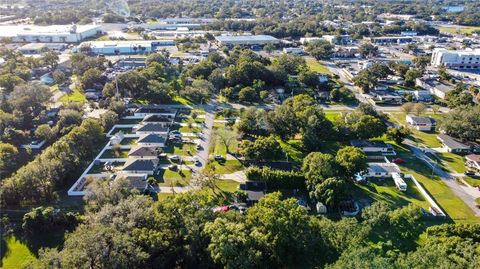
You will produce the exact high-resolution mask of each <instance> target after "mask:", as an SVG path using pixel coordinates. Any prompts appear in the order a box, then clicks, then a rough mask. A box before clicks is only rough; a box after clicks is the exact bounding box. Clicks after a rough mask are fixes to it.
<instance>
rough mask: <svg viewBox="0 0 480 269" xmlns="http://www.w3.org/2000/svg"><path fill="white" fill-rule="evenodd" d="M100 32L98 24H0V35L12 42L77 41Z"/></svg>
mask: <svg viewBox="0 0 480 269" xmlns="http://www.w3.org/2000/svg"><path fill="white" fill-rule="evenodd" d="M101 32H102V29H101V27H100V26H99V25H94V24H89V25H49V26H38V25H0V37H4V38H10V39H11V40H12V41H13V42H26V43H32V42H40V43H77V42H81V41H82V40H84V39H86V38H89V37H94V36H96V35H98V34H100V33H101Z"/></svg>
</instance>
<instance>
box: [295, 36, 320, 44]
mask: <svg viewBox="0 0 480 269" xmlns="http://www.w3.org/2000/svg"><path fill="white" fill-rule="evenodd" d="M317 40H323V38H321V37H317V36H313V37H302V38H300V43H301V44H302V45H306V44H308V43H310V42H312V41H317Z"/></svg>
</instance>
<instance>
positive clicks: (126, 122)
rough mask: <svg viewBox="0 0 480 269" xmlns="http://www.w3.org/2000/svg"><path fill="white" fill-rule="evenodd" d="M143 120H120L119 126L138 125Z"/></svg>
mask: <svg viewBox="0 0 480 269" xmlns="http://www.w3.org/2000/svg"><path fill="white" fill-rule="evenodd" d="M141 121H142V119H120V120H119V121H118V124H137V123H140V122H141Z"/></svg>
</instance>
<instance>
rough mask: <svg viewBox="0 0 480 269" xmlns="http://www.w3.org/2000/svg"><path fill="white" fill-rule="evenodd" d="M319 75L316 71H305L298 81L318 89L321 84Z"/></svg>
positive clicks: (301, 73)
mask: <svg viewBox="0 0 480 269" xmlns="http://www.w3.org/2000/svg"><path fill="white" fill-rule="evenodd" d="M318 77H319V74H318V73H317V72H314V71H310V70H305V71H303V70H302V71H301V72H300V74H299V76H298V81H300V82H301V83H303V84H305V85H307V86H308V87H312V88H316V87H317V86H318V85H319V84H320V80H319V79H318Z"/></svg>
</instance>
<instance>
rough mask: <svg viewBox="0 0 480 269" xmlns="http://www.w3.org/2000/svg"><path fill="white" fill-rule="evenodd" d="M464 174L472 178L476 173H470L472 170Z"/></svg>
mask: <svg viewBox="0 0 480 269" xmlns="http://www.w3.org/2000/svg"><path fill="white" fill-rule="evenodd" d="M463 174H464V175H466V176H470V177H473V176H475V172H474V171H470V170H468V171H466V172H465V173H463Z"/></svg>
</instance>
